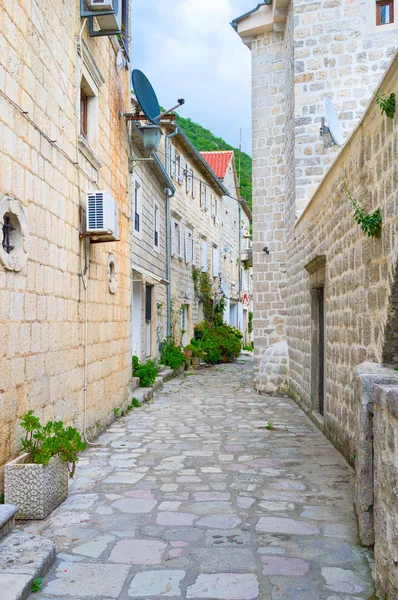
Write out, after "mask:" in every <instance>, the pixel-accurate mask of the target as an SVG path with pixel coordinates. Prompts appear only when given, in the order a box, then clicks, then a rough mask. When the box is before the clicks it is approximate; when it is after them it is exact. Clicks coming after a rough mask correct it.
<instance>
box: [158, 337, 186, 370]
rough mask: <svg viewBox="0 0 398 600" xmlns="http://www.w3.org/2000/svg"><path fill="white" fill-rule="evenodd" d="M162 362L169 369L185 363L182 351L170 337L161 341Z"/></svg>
mask: <svg viewBox="0 0 398 600" xmlns="http://www.w3.org/2000/svg"><path fill="white" fill-rule="evenodd" d="M162 362H163V363H164V364H165V365H167V366H168V367H170V369H178V368H179V367H181V365H185V364H187V358H186V356H185V354H184V352H183V351H182V350H181V348H180V347H179V346H176V344H175V342H174V340H173V339H172V338H171V337H168V338H166V339H165V340H164V342H163V343H162Z"/></svg>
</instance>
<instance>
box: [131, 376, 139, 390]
mask: <svg viewBox="0 0 398 600" xmlns="http://www.w3.org/2000/svg"><path fill="white" fill-rule="evenodd" d="M139 387H140V378H139V377H132V378H131V391H132V392H134V390H136V389H137V388H139Z"/></svg>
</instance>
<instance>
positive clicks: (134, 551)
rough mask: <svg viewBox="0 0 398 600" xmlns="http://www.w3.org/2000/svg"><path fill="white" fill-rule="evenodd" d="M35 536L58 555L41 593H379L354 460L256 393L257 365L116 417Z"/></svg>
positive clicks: (333, 597)
mask: <svg viewBox="0 0 398 600" xmlns="http://www.w3.org/2000/svg"><path fill="white" fill-rule="evenodd" d="M269 421H272V422H273V424H274V427H275V429H273V430H269V429H264V426H266V425H267V423H268V422H269ZM25 530H26V531H28V532H31V533H39V534H40V535H42V536H45V537H47V538H48V539H49V540H51V541H53V542H54V543H55V544H56V547H57V552H58V555H57V562H56V565H55V567H54V568H53V569H52V570H51V571H50V573H49V574H48V575H47V577H46V578H45V579H44V581H43V586H42V590H41V591H40V592H39V593H37V594H32V596H31V600H35V599H36V600H51V599H53V600H55V599H57V600H71V599H73V600H86V599H95V600H114V599H117V600H130V599H132V598H135V599H136V600H152V599H155V598H158V599H160V598H171V599H174V600H176V599H177V598H186V599H191V600H196V599H197V600H202V599H203V600H205V599H213V600H355V599H356V600H368V598H369V597H370V596H371V594H372V593H373V585H372V581H371V576H370V569H369V566H368V561H367V556H366V552H365V550H363V549H362V548H361V547H360V546H359V545H358V537H357V529H356V520H355V515H354V512H353V474H352V471H351V469H350V467H349V466H348V465H347V464H346V462H345V461H344V459H343V458H342V457H341V456H340V455H339V454H338V452H337V451H336V450H335V449H334V448H333V446H332V445H331V444H330V443H329V442H328V441H327V440H326V438H325V437H324V436H323V435H322V434H321V433H320V432H319V431H318V430H317V429H316V428H315V426H314V425H313V424H312V423H311V422H310V420H309V419H308V418H307V417H306V416H305V415H304V414H303V412H302V411H301V410H300V409H299V408H298V407H297V406H296V405H295V404H294V403H293V402H291V401H290V400H288V399H286V398H267V397H261V396H258V395H257V394H255V393H254V392H253V390H252V365H251V362H247V361H246V362H244V363H240V362H238V363H237V364H235V365H222V366H220V367H217V368H214V369H206V370H203V371H197V372H195V373H194V374H193V375H189V376H184V375H183V376H181V377H179V378H178V379H174V380H171V381H169V382H167V383H166V384H165V386H164V388H163V390H162V391H161V392H159V394H158V395H157V396H156V397H155V398H154V400H153V401H152V403H151V404H149V405H146V406H144V407H142V408H140V409H137V410H135V411H134V412H133V413H130V414H129V415H128V416H126V417H124V418H121V419H120V420H118V421H117V422H115V423H113V424H112V426H111V427H110V428H109V429H108V430H107V431H106V432H104V434H103V435H102V436H100V438H99V439H98V446H95V447H89V448H88V449H87V450H86V452H85V453H84V454H83V455H82V458H81V461H80V462H79V465H78V468H77V474H76V479H75V481H74V482H73V483H72V485H71V487H70V495H69V498H68V499H67V501H65V502H64V503H63V504H62V505H61V506H60V507H58V508H57V509H56V510H55V511H54V512H53V513H52V515H50V517H48V518H47V519H46V520H45V521H41V522H34V523H31V524H29V525H28V526H26V527H25ZM22 583H23V582H22V581H21V584H22Z"/></svg>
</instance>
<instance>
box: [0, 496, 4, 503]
mask: <svg viewBox="0 0 398 600" xmlns="http://www.w3.org/2000/svg"><path fill="white" fill-rule="evenodd" d="M0 504H4V494H0Z"/></svg>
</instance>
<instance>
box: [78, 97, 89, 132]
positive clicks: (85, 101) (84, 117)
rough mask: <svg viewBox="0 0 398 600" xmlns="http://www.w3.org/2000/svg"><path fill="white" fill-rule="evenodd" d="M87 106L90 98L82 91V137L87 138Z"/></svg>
mask: <svg viewBox="0 0 398 600" xmlns="http://www.w3.org/2000/svg"><path fill="white" fill-rule="evenodd" d="M87 104H88V98H87V96H86V94H85V93H84V92H83V90H80V135H82V136H83V137H84V138H87Z"/></svg>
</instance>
